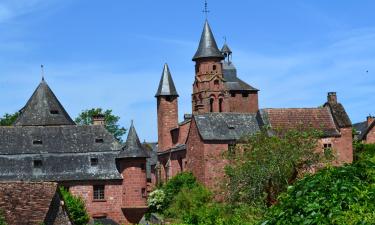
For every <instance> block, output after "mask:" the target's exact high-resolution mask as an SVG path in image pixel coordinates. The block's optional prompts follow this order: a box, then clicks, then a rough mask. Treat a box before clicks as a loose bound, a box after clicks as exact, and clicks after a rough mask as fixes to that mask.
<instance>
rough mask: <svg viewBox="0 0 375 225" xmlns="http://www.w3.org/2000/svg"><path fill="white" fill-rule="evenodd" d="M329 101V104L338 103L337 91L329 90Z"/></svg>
mask: <svg viewBox="0 0 375 225" xmlns="http://www.w3.org/2000/svg"><path fill="white" fill-rule="evenodd" d="M327 101H328V103H329V104H337V95H336V92H328V96H327Z"/></svg>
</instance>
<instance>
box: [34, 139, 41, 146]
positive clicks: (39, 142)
mask: <svg viewBox="0 0 375 225" xmlns="http://www.w3.org/2000/svg"><path fill="white" fill-rule="evenodd" d="M42 144H43V141H42V139H35V140H33V145H42Z"/></svg>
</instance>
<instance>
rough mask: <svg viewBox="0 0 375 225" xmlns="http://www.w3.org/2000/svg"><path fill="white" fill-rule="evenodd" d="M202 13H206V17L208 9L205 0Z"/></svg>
mask: <svg viewBox="0 0 375 225" xmlns="http://www.w3.org/2000/svg"><path fill="white" fill-rule="evenodd" d="M202 12H203V13H204V14H206V19H207V16H208V13H209V12H210V10H208V3H207V0H205V1H204V10H203V11H202Z"/></svg>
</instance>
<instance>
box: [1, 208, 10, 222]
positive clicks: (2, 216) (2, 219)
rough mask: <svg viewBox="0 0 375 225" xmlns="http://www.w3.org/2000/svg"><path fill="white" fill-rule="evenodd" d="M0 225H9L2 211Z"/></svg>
mask: <svg viewBox="0 0 375 225" xmlns="http://www.w3.org/2000/svg"><path fill="white" fill-rule="evenodd" d="M0 225H8V224H7V222H6V221H5V218H4V214H3V211H2V210H0Z"/></svg>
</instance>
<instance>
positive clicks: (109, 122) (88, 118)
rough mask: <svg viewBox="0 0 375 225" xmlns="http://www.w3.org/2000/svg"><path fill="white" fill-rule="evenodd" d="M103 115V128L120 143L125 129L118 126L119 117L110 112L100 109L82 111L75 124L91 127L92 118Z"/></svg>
mask: <svg viewBox="0 0 375 225" xmlns="http://www.w3.org/2000/svg"><path fill="white" fill-rule="evenodd" d="M98 115H103V116H104V120H105V128H106V129H107V130H108V131H109V132H110V133H112V134H113V135H114V137H115V138H116V139H117V140H118V141H120V142H122V141H123V139H122V137H123V135H124V134H125V133H126V129H125V128H124V127H122V126H120V124H119V120H120V117H119V116H116V115H113V113H112V110H110V109H107V110H103V109H102V108H92V109H88V110H84V111H82V112H81V113H80V114H79V115H78V117H77V118H76V119H75V122H76V123H77V124H79V125H91V124H93V121H92V117H93V116H98Z"/></svg>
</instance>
